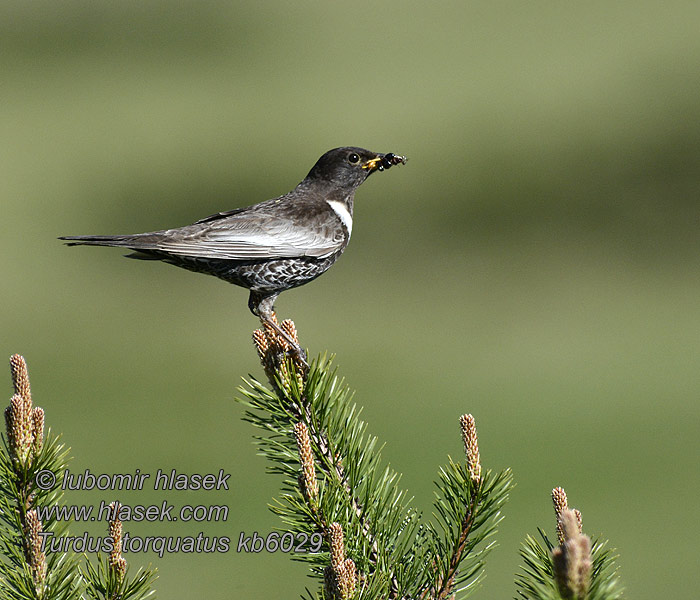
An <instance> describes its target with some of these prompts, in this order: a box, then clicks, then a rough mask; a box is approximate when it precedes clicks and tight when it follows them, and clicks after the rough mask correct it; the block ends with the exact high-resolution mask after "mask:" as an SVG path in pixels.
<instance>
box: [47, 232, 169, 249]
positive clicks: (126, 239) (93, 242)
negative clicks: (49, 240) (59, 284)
mask: <svg viewBox="0 0 700 600" xmlns="http://www.w3.org/2000/svg"><path fill="white" fill-rule="evenodd" d="M58 239H59V240H65V241H66V245H67V246H118V247H121V248H131V249H132V250H154V249H155V248H156V236H155V235H153V234H151V233H149V234H135V235H66V236H61V237H59V238H58Z"/></svg>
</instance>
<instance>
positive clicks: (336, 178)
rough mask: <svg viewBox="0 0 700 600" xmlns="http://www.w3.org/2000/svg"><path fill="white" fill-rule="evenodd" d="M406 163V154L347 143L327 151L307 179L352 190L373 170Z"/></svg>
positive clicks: (381, 169)
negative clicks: (384, 152)
mask: <svg viewBox="0 0 700 600" xmlns="http://www.w3.org/2000/svg"><path fill="white" fill-rule="evenodd" d="M399 163H401V164H406V157H405V156H399V155H397V154H393V153H391V152H390V153H389V154H379V153H377V152H372V151H370V150H365V149H364V148H356V147H354V146H344V147H342V148H334V149H333V150H329V151H328V152H326V153H325V154H324V155H323V156H322V157H321V158H319V159H318V161H316V164H315V165H314V166H313V168H312V169H311V171H309V174H308V175H307V176H306V179H307V180H312V181H326V182H329V183H331V184H332V185H334V186H336V187H339V188H342V189H347V190H348V191H352V190H354V189H355V188H357V187H358V186H359V185H360V184H361V183H362V182H363V181H364V180H365V179H367V177H369V176H370V175H371V174H372V173H374V171H383V170H384V169H389V168H390V167H392V166H393V165H398V164H399Z"/></svg>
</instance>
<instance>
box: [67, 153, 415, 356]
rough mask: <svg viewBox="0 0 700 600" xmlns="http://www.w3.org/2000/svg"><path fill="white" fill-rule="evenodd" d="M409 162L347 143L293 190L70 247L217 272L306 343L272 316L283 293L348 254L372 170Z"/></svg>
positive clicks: (75, 240) (83, 239) (74, 241)
mask: <svg viewBox="0 0 700 600" xmlns="http://www.w3.org/2000/svg"><path fill="white" fill-rule="evenodd" d="M399 163H401V164H405V163H406V158H405V157H404V156H399V155H396V154H393V153H389V154H379V153H377V152H371V151H369V150H365V149H364V148H356V147H352V146H346V147H343V148H335V149H333V150H329V151H328V152H326V153H325V154H324V155H323V156H321V158H319V159H318V161H317V162H316V164H315V165H314V166H313V168H312V169H311V171H309V174H308V175H307V176H306V177H305V178H304V180H303V181H302V182H301V183H300V184H299V185H297V186H296V187H295V188H294V189H293V190H292V191H291V192H289V193H287V194H284V195H283V196H279V197H278V198H273V199H271V200H266V201H265V202H261V203H260V204H255V205H253V206H248V207H246V208H235V209H233V210H230V211H226V212H221V213H218V214H215V215H211V216H209V217H206V218H205V219H201V220H200V221H197V222H196V223H194V224H192V225H187V226H186V227H179V228H177V229H164V230H162V231H152V232H148V233H138V234H134V235H79V236H65V237H61V238H59V239H62V240H69V244H68V245H70V246H75V245H81V244H84V245H89V246H119V247H122V248H129V249H130V250H134V253H133V254H130V255H128V256H129V257H130V258H141V259H147V260H162V261H163V262H167V263H170V264H173V265H176V266H178V267H183V268H185V269H188V270H190V271H196V272H199V273H207V274H209V275H214V276H216V277H219V278H221V279H223V280H224V281H228V282H229V283H233V284H235V285H239V286H241V287H244V288H247V289H249V290H250V298H249V300H248V307H249V308H250V310H251V311H252V313H253V314H254V315H256V316H257V317H259V318H260V320H261V321H263V322H266V323H268V324H269V325H270V326H271V327H272V328H273V329H274V330H275V331H277V333H279V334H280V335H282V336H283V337H284V338H285V339H286V340H287V341H288V342H290V343H291V345H292V347H293V348H295V352H297V353H299V355H300V356H302V357H303V353H302V351H301V348H299V346H298V345H297V344H295V343H294V342H293V341H292V340H291V339H290V338H289V336H288V335H287V334H286V333H285V332H284V331H282V329H281V328H280V327H279V326H278V325H277V324H276V323H275V321H274V320H273V314H274V312H273V311H274V307H273V304H274V302H275V300H276V298H277V296H279V294H280V293H281V292H283V291H285V290H288V289H290V288H293V287H298V286H300V285H304V284H305V283H308V282H309V281H311V280H313V279H316V277H318V276H319V275H321V274H323V273H324V272H325V271H326V270H327V269H328V268H329V267H330V266H331V265H332V264H333V263H334V262H335V261H336V260H337V259H338V257H339V256H340V255H341V254H342V253H343V251H344V250H345V248H346V246H347V245H348V242H349V241H350V234H351V233H352V215H353V201H354V197H355V190H356V189H357V188H358V187H359V186H360V184H361V183H362V182H363V181H364V180H365V179H367V177H369V176H370V175H371V174H372V173H373V172H374V171H383V170H385V169H389V168H390V167H392V166H393V165H397V164H399Z"/></svg>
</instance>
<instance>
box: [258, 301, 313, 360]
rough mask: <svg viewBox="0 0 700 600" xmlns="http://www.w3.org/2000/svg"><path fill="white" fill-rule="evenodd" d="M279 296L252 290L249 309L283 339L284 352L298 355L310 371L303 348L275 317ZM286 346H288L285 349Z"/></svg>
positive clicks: (264, 325)
mask: <svg viewBox="0 0 700 600" xmlns="http://www.w3.org/2000/svg"><path fill="white" fill-rule="evenodd" d="M278 295H279V294H275V293H272V294H266V293H263V292H258V291H254V290H250V297H249V298H248V307H249V308H250V311H251V312H252V313H253V314H254V315H255V316H256V317H258V318H259V319H260V322H261V323H262V324H263V327H269V328H270V329H272V331H274V332H275V333H276V334H277V335H276V336H275V337H278V338H281V341H282V342H283V343H282V344H280V347H281V348H282V350H284V351H285V352H291V353H292V354H294V355H296V357H297V358H298V359H299V362H301V364H302V365H303V366H304V367H305V368H306V369H308V368H309V363H307V362H306V352H304V351H303V350H302V349H301V346H300V345H299V342H297V341H296V340H294V339H293V338H292V336H291V335H289V333H287V332H286V331H284V329H282V328H281V327H280V326H279V325H278V324H277V316H276V315H275V309H274V303H275V300H276V299H277V296H278ZM284 346H287V348H285V347H284Z"/></svg>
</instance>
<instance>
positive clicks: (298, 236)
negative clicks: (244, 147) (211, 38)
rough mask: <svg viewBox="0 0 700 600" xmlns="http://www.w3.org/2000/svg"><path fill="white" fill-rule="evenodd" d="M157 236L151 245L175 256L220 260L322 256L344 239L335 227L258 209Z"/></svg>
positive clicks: (340, 244) (331, 251) (331, 250)
mask: <svg viewBox="0 0 700 600" xmlns="http://www.w3.org/2000/svg"><path fill="white" fill-rule="evenodd" d="M159 237H160V239H158V240H157V241H156V242H155V244H154V245H155V248H154V249H157V250H161V251H164V252H167V253H169V254H174V255H178V256H192V257H197V258H200V257H201V258H217V259H222V260H260V259H270V258H290V257H297V256H312V257H316V258H322V257H324V256H328V255H330V254H333V253H334V252H337V251H338V250H340V249H341V248H342V246H343V243H344V241H345V239H344V236H343V232H342V231H340V230H339V229H338V228H333V227H325V228H323V227H322V228H319V229H311V228H309V227H304V226H302V225H301V224H300V223H294V221H293V220H290V219H289V218H281V217H278V216H275V215H271V214H260V213H257V214H255V215H254V216H252V215H250V214H246V213H243V214H235V213H234V214H232V215H230V216H228V217H226V218H221V219H215V220H211V221H206V220H205V221H203V222H199V223H195V224H194V225H190V226H188V227H183V228H181V229H176V230H169V231H165V232H162V236H159Z"/></svg>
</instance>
